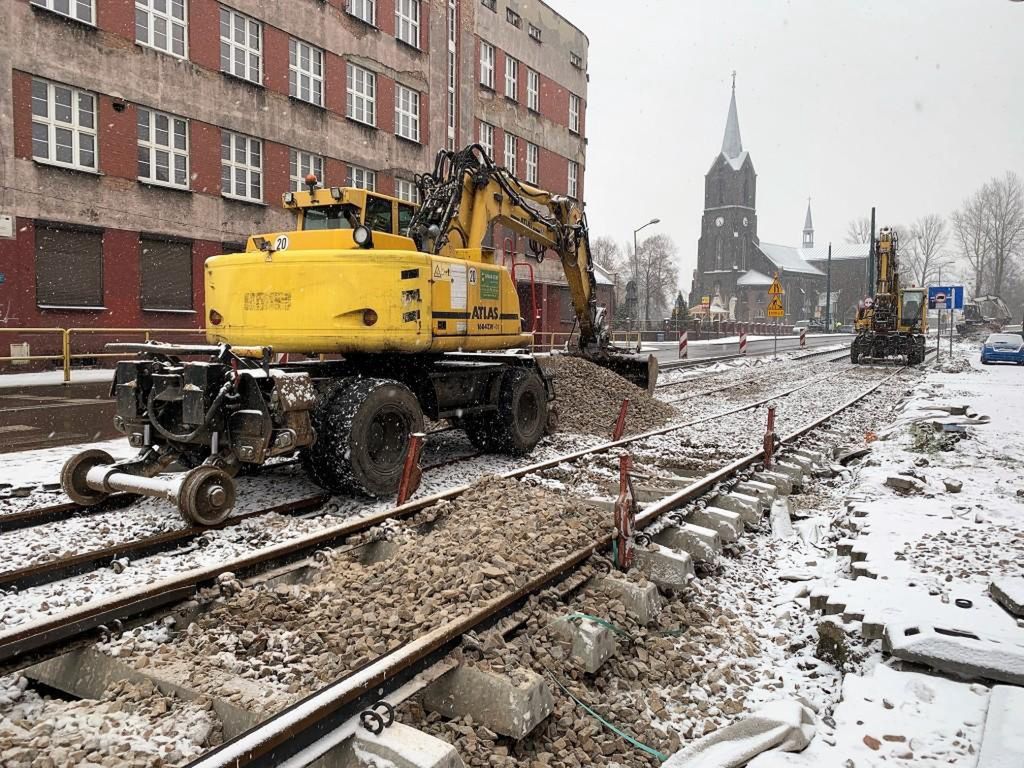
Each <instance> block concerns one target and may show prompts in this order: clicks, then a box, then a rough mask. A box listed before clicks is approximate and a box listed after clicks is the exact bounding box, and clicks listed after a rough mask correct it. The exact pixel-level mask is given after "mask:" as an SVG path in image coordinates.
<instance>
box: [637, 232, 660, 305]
mask: <svg viewBox="0 0 1024 768" xmlns="http://www.w3.org/2000/svg"><path fill="white" fill-rule="evenodd" d="M659 223H661V219H651V220H650V221H648V222H647V223H646V224H644V225H643V226H642V227H637V228H636V229H634V230H633V263H634V264H636V263H637V262H636V260H637V259H638V258H639V256H638V255H637V242H636V235H637V232H639V231H640V230H641V229H644V228H645V227H649V226H651V225H652V224H659ZM633 279H634V280H636V279H637V275H636V274H634V275H633ZM650 290H651V287H650V286H647V292H646V293H644V322H646V321H647V297H648V294H649V293H650Z"/></svg>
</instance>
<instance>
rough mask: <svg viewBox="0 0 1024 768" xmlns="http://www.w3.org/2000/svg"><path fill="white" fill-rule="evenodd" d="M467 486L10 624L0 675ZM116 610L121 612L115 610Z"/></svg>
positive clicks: (591, 451) (0, 653) (590, 451)
mask: <svg viewBox="0 0 1024 768" xmlns="http://www.w3.org/2000/svg"><path fill="white" fill-rule="evenodd" d="M837 375H840V374H839V373H836V372H833V373H831V374H827V375H825V376H823V377H819V378H816V379H812V380H810V381H807V382H804V383H802V384H799V385H797V386H795V387H791V388H789V389H787V390H784V391H782V392H776V393H774V394H772V395H770V396H768V397H764V398H761V399H760V400H756V401H754V402H750V403H746V404H743V405H740V406H736V407H734V408H730V409H728V410H725V411H722V412H719V413H716V414H713V415H711V416H706V417H703V418H700V419H694V420H692V421H689V422H685V423H682V424H674V425H671V426H667V427H661V428H659V429H654V430H650V431H648V432H644V433H641V434H638V435H630V436H629V437H624V438H622V439H621V440H613V441H610V442H606V443H601V444H599V445H596V446H592V447H590V448H585V449H581V450H579V451H575V452H573V453H569V454H564V455H560V456H556V457H554V458H552V459H548V460H544V461H540V462H536V463H534V464H530V465H527V466H525V467H519V468H516V469H513V470H510V471H508V472H505V473H504V474H503V475H502V477H503V478H507V479H514V478H520V477H523V476H525V475H528V474H530V473H532V472H539V471H542V470H545V469H551V468H552V467H555V466H557V465H559V464H563V463H566V462H571V461H575V460H577V459H580V458H583V457H586V456H592V455H596V454H600V453H606V452H608V451H611V450H614V449H616V448H619V447H623V446H627V445H630V444H632V443H636V442H639V441H642V440H645V439H647V438H650V437H655V436H658V435H664V434H668V433H670V432H675V431H677V430H680V429H686V428H688V427H692V426H695V425H698V424H702V423H705V422H707V421H712V420H714V419H719V418H722V417H724V416H729V415H732V414H735V413H740V412H742V411H746V410H750V409H752V408H757V407H759V406H761V405H764V404H766V403H769V402H771V401H772V400H777V399H780V398H783V397H787V396H789V395H791V394H793V393H794V392H797V391H799V390H801V389H805V388H806V387H809V386H812V385H813V384H815V383H817V382H819V381H821V380H823V379H826V378H830V377H834V376H837ZM470 487H471V486H470V485H469V484H464V485H461V486H456V487H453V488H449V489H446V490H444V491H441V492H439V493H435V494H432V495H430V496H425V497H423V498H420V499H415V500H413V501H410V502H407V503H405V504H403V505H401V506H398V507H394V508H392V509H389V510H383V511H381V512H377V513H374V514H372V515H367V516H366V517H362V518H359V519H357V520H350V521H346V522H344V523H340V524H338V525H336V526H332V527H331V528H327V529H324V530H322V531H318V532H316V533H313V534H310V535H308V536H303V537H301V538H298V539H295V540H293V541H289V542H283V543H281V544H277V545H273V546H271V547H267V548H264V549H262V550H258V551H256V552H252V553H248V554H246V555H243V556H241V557H238V558H235V559H234V560H230V561H226V562H223V563H218V564H215V565H211V566H205V567H202V568H197V569H193V570H190V571H186V572H184V573H181V574H177V575H175V576H172V577H169V578H167V579H164V580H162V581H159V582H156V583H153V584H150V585H146V586H145V587H142V588H140V589H138V590H136V592H135V593H134V598H133V599H129V598H127V597H126V598H125V599H124V600H123V601H120V600H118V599H116V598H115V599H113V602H114V603H116V604H117V605H118V606H119V608H118V609H116V610H115V609H111V608H110V607H109V603H110V602H111V601H107V600H102V601H93V602H89V603H86V604H85V605H82V606H78V607H76V608H74V609H72V610H70V611H65V612H63V613H61V614H59V615H57V616H52V617H47V618H45V619H40V620H38V621H35V622H32V623H30V624H27V625H24V626H20V627H15V628H14V629H12V630H10V631H8V632H0V673H3V672H6V671H9V670H13V669H18V668H21V667H24V666H26V665H27V664H28V663H33V662H35V661H39V660H42V659H44V658H49V657H51V656H52V655H55V654H56V653H57V652H58V651H63V650H67V649H68V647H69V646H70V647H75V646H78V645H82V644H87V643H90V642H92V641H94V640H95V636H93V637H85V636H84V635H86V634H88V633H90V632H93V631H97V630H100V631H105V630H106V625H107V624H109V623H110V621H111V616H114V618H116V619H117V620H118V621H119V622H120V623H121V624H122V626H127V625H129V623H130V625H132V626H135V625H139V624H143V623H145V622H146V621H147V620H151V619H150V618H149V617H151V615H152V614H153V613H155V612H157V611H158V610H160V609H161V608H165V607H166V606H168V605H171V604H173V603H174V602H179V601H180V600H181V599H182V598H181V595H182V594H187V595H188V596H189V597H193V596H195V595H197V594H198V593H199V591H200V590H201V589H203V588H205V587H208V586H211V585H213V584H215V583H216V580H217V577H218V576H220V575H221V574H222V573H227V572H231V573H233V574H235V576H237V577H239V578H245V577H248V576H251V575H254V574H256V573H259V572H261V571H266V570H270V569H272V568H276V567H279V566H282V565H286V564H291V563H295V562H297V561H300V560H303V559H305V558H308V557H309V556H311V555H313V554H315V553H316V552H317V551H318V550H322V549H330V548H334V547H337V546H340V545H342V544H344V543H345V541H346V539H348V538H349V537H351V536H353V535H355V534H360V533H364V532H366V531H368V530H370V529H371V528H373V527H375V526H377V525H380V524H381V523H383V522H385V521H388V520H402V519H405V518H408V517H411V516H412V515H414V514H416V513H417V512H419V511H421V510H423V509H426V508H427V507H429V506H431V505H433V504H436V503H437V502H439V501H443V500H446V499H452V498H456V497H458V496H460V495H462V494H463V493H465V492H466V491H468V490H469V489H470ZM118 611H120V612H119V613H118ZM69 627H70V628H74V630H75V631H73V632H71V631H68V629H69Z"/></svg>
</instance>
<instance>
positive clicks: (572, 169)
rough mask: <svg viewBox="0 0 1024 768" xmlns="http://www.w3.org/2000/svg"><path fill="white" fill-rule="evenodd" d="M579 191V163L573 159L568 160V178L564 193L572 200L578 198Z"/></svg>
mask: <svg viewBox="0 0 1024 768" xmlns="http://www.w3.org/2000/svg"><path fill="white" fill-rule="evenodd" d="M579 191H580V164H579V163H577V162H576V161H574V160H570V161H569V168H568V179H567V184H566V194H567V195H568V196H569V197H571V198H572V199H573V200H579Z"/></svg>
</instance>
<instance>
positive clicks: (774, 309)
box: [768, 296, 786, 317]
mask: <svg viewBox="0 0 1024 768" xmlns="http://www.w3.org/2000/svg"><path fill="white" fill-rule="evenodd" d="M785 316H786V308H785V307H784V306H782V300H781V299H780V298H779V297H778V296H772V300H771V301H770V302H769V303H768V317H785Z"/></svg>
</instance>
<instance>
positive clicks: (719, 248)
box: [715, 238, 722, 269]
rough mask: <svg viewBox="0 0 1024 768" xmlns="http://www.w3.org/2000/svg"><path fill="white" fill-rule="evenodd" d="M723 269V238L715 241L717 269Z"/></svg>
mask: <svg viewBox="0 0 1024 768" xmlns="http://www.w3.org/2000/svg"><path fill="white" fill-rule="evenodd" d="M721 268H722V238H718V239H717V240H716V241H715V269H721Z"/></svg>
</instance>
